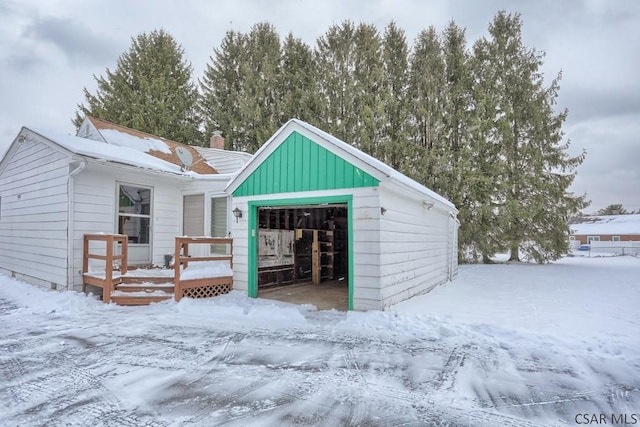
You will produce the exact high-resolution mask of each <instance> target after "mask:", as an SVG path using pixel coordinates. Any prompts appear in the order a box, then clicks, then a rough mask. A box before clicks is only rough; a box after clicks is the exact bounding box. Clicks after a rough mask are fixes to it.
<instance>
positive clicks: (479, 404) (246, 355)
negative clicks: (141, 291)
mask: <svg viewBox="0 0 640 427" xmlns="http://www.w3.org/2000/svg"><path fill="white" fill-rule="evenodd" d="M639 273H640V259H637V258H633V257H607V258H565V259H562V260H560V261H558V262H556V263H554V264H551V265H530V264H509V265H489V266H486V265H472V266H461V268H460V276H459V278H458V279H457V280H456V281H455V282H453V283H449V284H447V285H446V286H443V287H440V288H437V289H436V290H434V291H433V292H431V293H430V294H428V295H424V296H420V297H417V298H414V299H412V300H409V301H406V302H404V303H402V304H399V305H398V306H396V307H393V309H392V310H391V311H389V312H367V313H340V312H335V311H316V310H315V309H314V308H313V307H310V306H294V305H289V304H284V303H278V302H274V301H268V300H260V299H257V300H254V299H249V298H246V297H245V296H243V295H242V294H240V293H238V292H233V293H231V294H229V295H226V296H223V297H219V298H215V299H210V300H189V299H183V300H182V301H181V302H180V303H178V304H176V303H174V302H164V303H160V304H155V305H152V306H149V307H118V306H114V305H104V304H102V303H101V302H98V301H97V300H95V299H93V298H92V297H86V296H84V295H80V294H77V293H71V292H64V293H60V292H49V291H44V290H40V289H38V288H34V287H32V286H29V285H26V284H24V283H21V282H17V281H15V280H13V279H10V278H7V277H4V276H3V277H0V425H2V426H12V425H20V426H39V425H82V426H84V425H91V426H122V425H125V426H126V425H129V426H139V425H144V426H178V425H204V426H209V425H230V426H236V425H237V426H246V425H260V426H269V425H273V426H280V425H381V426H387V425H437V426H483V425H484V426H499V425H513V426H522V425H524V426H526V425H563V426H564V425H575V424H576V421H577V422H578V423H582V424H585V420H587V418H585V417H587V416H589V417H591V416H592V415H594V416H598V417H599V416H600V414H603V415H604V416H605V417H606V420H607V421H608V423H607V425H611V424H613V423H612V422H611V421H612V418H611V417H612V416H614V417H615V418H614V419H613V421H621V420H622V418H619V416H622V415H625V416H626V420H627V421H628V422H631V421H633V419H634V418H633V417H634V416H635V417H636V418H635V419H636V420H638V421H637V423H640V416H639V415H638V414H639V413H640V320H639V319H638V308H639V307H640V280H639V277H640V274H639ZM589 419H591V418H589ZM600 424H602V423H600Z"/></svg>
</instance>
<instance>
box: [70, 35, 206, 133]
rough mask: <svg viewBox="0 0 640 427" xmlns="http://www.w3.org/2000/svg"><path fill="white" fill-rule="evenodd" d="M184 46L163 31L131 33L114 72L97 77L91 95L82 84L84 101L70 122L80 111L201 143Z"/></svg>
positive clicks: (81, 114) (194, 91) (80, 116)
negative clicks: (131, 35)
mask: <svg viewBox="0 0 640 427" xmlns="http://www.w3.org/2000/svg"><path fill="white" fill-rule="evenodd" d="M183 57H184V51H183V49H182V47H180V46H179V45H178V43H176V41H175V40H174V38H173V37H172V36H171V35H170V34H168V33H167V32H165V31H164V30H154V31H152V32H151V33H149V34H147V33H142V34H140V35H138V36H137V37H135V38H132V42H131V47H130V48H129V50H128V51H127V52H125V53H124V54H122V55H121V56H120V57H119V58H118V62H117V66H116V68H115V70H114V71H111V70H109V69H108V68H107V70H106V76H104V77H103V76H100V77H96V76H94V78H95V80H96V82H97V83H98V88H97V91H96V93H95V94H91V93H89V91H88V90H87V89H86V88H85V89H84V96H85V98H86V103H87V105H86V106H85V105H84V104H80V105H78V111H77V112H76V117H75V119H74V120H73V123H74V124H75V125H76V128H78V127H80V124H81V123H82V120H83V119H84V116H85V115H91V116H94V117H97V118H100V119H104V120H107V121H110V122H113V123H116V124H119V125H123V126H127V127H130V128H133V129H137V130H141V131H144V132H148V133H151V134H154V135H158V136H162V137H164V138H168V139H171V140H174V141H178V142H182V143H185V144H200V143H202V135H201V134H200V132H199V124H200V123H199V116H198V114H197V108H196V103H197V89H196V86H195V84H194V83H193V81H192V68H191V65H190V64H189V63H187V62H186V61H185V60H184V58H183Z"/></svg>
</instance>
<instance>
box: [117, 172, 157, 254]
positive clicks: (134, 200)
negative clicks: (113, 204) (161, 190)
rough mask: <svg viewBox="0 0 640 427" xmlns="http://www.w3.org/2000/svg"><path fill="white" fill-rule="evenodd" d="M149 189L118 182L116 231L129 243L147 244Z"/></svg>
mask: <svg viewBox="0 0 640 427" xmlns="http://www.w3.org/2000/svg"><path fill="white" fill-rule="evenodd" d="M150 225H151V189H150V188H144V187H136V186H132V185H125V184H120V188H119V192H118V233H119V234H126V235H127V236H129V243H132V244H136V243H137V244H149V227H150Z"/></svg>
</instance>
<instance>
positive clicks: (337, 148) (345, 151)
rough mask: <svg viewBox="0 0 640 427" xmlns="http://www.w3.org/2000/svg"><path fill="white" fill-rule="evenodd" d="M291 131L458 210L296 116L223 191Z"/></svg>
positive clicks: (376, 174)
mask: <svg viewBox="0 0 640 427" xmlns="http://www.w3.org/2000/svg"><path fill="white" fill-rule="evenodd" d="M292 132H299V133H301V134H303V135H305V136H306V137H308V138H309V139H311V140H312V141H314V142H315V143H318V144H320V145H322V146H323V147H324V148H326V149H327V150H329V151H331V152H333V153H334V154H336V155H337V156H340V157H342V158H344V159H345V160H347V161H348V162H350V163H352V164H353V165H355V166H357V167H359V168H361V169H362V170H363V171H365V172H367V173H369V174H371V175H372V176H373V177H374V178H376V179H378V180H379V181H381V182H385V183H389V184H391V185H394V186H396V187H397V188H399V189H401V190H405V191H408V192H410V193H411V194H413V195H415V196H419V197H425V198H427V199H428V200H430V201H434V202H436V203H438V204H440V205H441V206H444V207H446V208H447V209H449V210H451V211H454V212H457V209H456V208H455V206H454V205H453V203H451V202H450V201H448V200H447V199H445V198H444V197H442V196H440V195H439V194H438V193H436V192H434V191H432V190H430V189H429V188H427V187H425V186H424V185H422V184H420V183H418V182H416V181H414V180H413V179H411V178H409V177H407V176H406V175H403V174H402V173H400V172H398V171H397V170H395V169H393V168H391V167H390V166H388V165H386V164H384V163H383V162H381V161H380V160H378V159H376V158H374V157H372V156H370V155H368V154H366V153H364V152H362V151H360V150H358V149H357V148H355V147H353V146H351V145H349V144H347V143H346V142H344V141H342V140H340V139H338V138H336V137H335V136H333V135H331V134H329V133H327V132H325V131H323V130H321V129H318V128H317V127H315V126H313V125H310V124H309V123H306V122H303V121H302V120H298V119H291V120H289V121H288V122H287V123H285V124H284V125H283V126H282V127H281V128H280V129H279V130H278V131H277V132H276V133H275V134H273V136H272V137H271V138H270V139H269V140H268V141H267V142H265V143H264V145H262V147H260V149H259V150H258V151H257V152H256V153H255V154H254V156H253V158H252V159H251V160H250V161H249V162H248V163H247V164H245V165H244V167H243V168H242V169H240V170H239V171H238V172H237V174H236V175H235V176H234V178H233V179H232V180H231V181H230V182H229V184H228V185H227V188H226V190H227V191H228V192H230V193H231V192H233V191H234V190H235V189H236V188H238V186H239V185H241V184H242V182H243V181H244V180H245V179H246V178H247V177H248V176H249V175H250V174H251V173H252V172H253V171H254V170H256V169H257V168H258V167H259V166H260V164H261V163H262V162H263V161H264V160H266V158H267V157H269V155H270V154H271V153H273V152H274V151H275V149H276V148H277V147H278V145H280V144H281V143H282V142H283V141H284V140H285V139H286V137H288V136H289V135H290V134H291V133H292Z"/></svg>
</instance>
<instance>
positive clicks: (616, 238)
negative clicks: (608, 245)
mask: <svg viewBox="0 0 640 427" xmlns="http://www.w3.org/2000/svg"><path fill="white" fill-rule="evenodd" d="M611 240H612V241H614V242H619V241H620V236H613V238H612V239H611Z"/></svg>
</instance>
